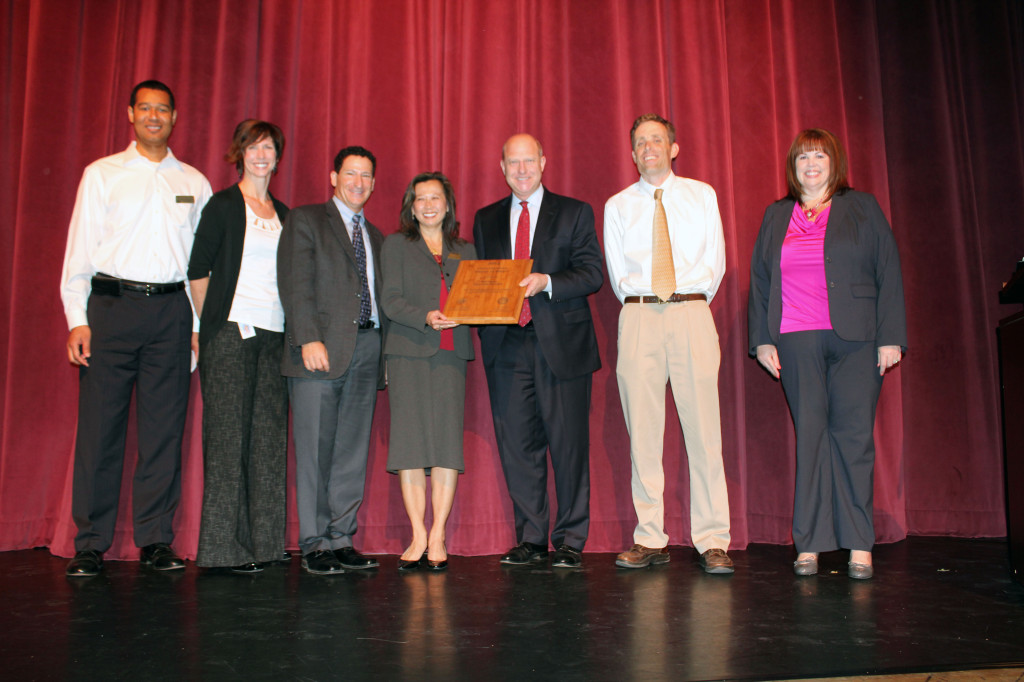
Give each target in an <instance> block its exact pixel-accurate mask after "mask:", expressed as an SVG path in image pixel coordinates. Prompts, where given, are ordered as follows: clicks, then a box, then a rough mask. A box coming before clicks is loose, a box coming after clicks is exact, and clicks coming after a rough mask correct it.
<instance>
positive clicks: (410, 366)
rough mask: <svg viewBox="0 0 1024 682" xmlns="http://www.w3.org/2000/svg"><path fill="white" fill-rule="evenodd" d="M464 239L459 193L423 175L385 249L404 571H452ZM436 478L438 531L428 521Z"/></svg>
mask: <svg viewBox="0 0 1024 682" xmlns="http://www.w3.org/2000/svg"><path fill="white" fill-rule="evenodd" d="M475 258H476V250H475V249H474V248H473V245H472V244H469V243H468V242H466V241H464V240H462V239H460V238H459V223H458V222H457V221H456V220H455V193H454V192H453V190H452V185H451V183H450V182H449V181H448V178H446V177H445V176H444V175H442V174H441V173H420V174H419V175H417V176H416V177H414V178H413V179H412V182H410V183H409V186H408V187H407V188H406V190H405V196H404V197H403V199H402V212H401V226H400V228H399V231H398V232H397V233H395V234H393V235H391V236H389V237H388V238H387V239H386V240H385V241H384V247H383V248H382V249H381V270H382V277H383V280H382V284H383V292H382V296H381V307H382V308H383V310H384V314H385V315H387V317H388V319H389V320H390V321H391V325H390V328H389V329H388V332H387V336H386V338H385V340H384V356H385V359H386V361H387V371H388V386H389V391H388V399H389V402H390V404H391V442H390V447H389V450H388V464H387V469H388V471H389V472H390V473H397V474H398V477H399V481H400V483H401V487H402V500H403V502H404V503H405V510H406V512H407V513H408V514H409V521H410V522H411V523H412V542H411V543H410V545H409V546H408V547H407V548H406V550H405V552H404V553H403V554H402V556H401V558H400V559H399V561H398V569H399V570H400V571H406V570H415V569H417V568H421V567H423V568H427V569H429V570H435V571H443V570H444V569H446V568H447V567H448V552H447V548H446V547H445V524H446V523H447V521H448V515H449V513H451V509H452V503H453V502H454V500H455V487H456V484H457V483H458V476H459V474H460V473H462V471H463V470H464V468H465V467H464V464H463V459H462V422H463V413H464V405H465V400H466V361H467V360H472V359H473V343H472V339H471V338H470V333H469V328H468V327H462V326H459V324H458V323H456V322H453V321H452V320H449V319H448V318H447V317H445V316H444V314H443V313H442V312H441V311H442V310H443V309H444V304H445V301H446V300H447V297H448V290H449V288H450V287H451V285H452V280H453V279H454V278H455V272H456V270H457V269H458V267H459V263H461V262H462V261H463V260H466V259H475ZM428 474H429V475H430V478H431V486H430V487H431V494H430V498H431V505H432V508H433V524H432V526H431V528H430V530H429V532H428V530H427V527H426V523H425V517H426V500H427V478H426V477H427V475H428Z"/></svg>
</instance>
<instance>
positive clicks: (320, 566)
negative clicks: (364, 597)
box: [302, 549, 345, 575]
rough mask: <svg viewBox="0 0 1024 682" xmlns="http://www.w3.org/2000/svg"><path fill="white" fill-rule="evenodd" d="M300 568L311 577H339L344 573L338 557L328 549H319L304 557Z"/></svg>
mask: <svg viewBox="0 0 1024 682" xmlns="http://www.w3.org/2000/svg"><path fill="white" fill-rule="evenodd" d="M302 567H303V568H304V569H306V573H311V574H313V575H341V574H342V573H344V572H345V571H344V569H342V567H341V563H340V562H339V561H338V557H336V556H334V552H332V551H330V550H329V549H321V550H319V551H316V552H310V553H309V554H306V555H304V556H303V557H302Z"/></svg>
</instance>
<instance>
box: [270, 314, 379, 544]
mask: <svg viewBox="0 0 1024 682" xmlns="http://www.w3.org/2000/svg"><path fill="white" fill-rule="evenodd" d="M380 353H381V333H380V330H379V329H368V330H362V331H360V332H359V335H358V337H357V339H356V348H355V353H354V354H353V356H352V362H351V363H350V364H349V366H348V368H347V369H346V370H345V373H344V374H342V375H341V376H340V377H338V378H337V379H314V378H304V377H288V395H289V397H290V399H291V405H292V437H293V438H294V440H295V498H296V505H297V507H298V515H299V548H300V550H301V551H302V553H303V554H309V553H310V552H314V551H318V550H335V549H341V548H342V547H352V536H353V535H355V532H356V515H357V513H358V511H359V506H360V505H361V504H362V502H363V489H364V487H365V485H366V459H367V457H368V456H369V451H370V429H371V426H372V424H373V410H374V407H375V406H376V404H377V378H378V373H379V369H380Z"/></svg>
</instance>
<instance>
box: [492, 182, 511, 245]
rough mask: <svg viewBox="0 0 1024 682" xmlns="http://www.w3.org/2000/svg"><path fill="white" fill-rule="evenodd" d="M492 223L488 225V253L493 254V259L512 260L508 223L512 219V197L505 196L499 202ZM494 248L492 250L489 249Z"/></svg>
mask: <svg viewBox="0 0 1024 682" xmlns="http://www.w3.org/2000/svg"><path fill="white" fill-rule="evenodd" d="M496 214H497V215H495V217H494V221H493V222H492V223H491V225H490V232H491V234H490V235H489V240H488V241H490V244H489V246H488V249H487V251H488V253H489V254H491V253H493V254H494V259H509V258H512V235H511V229H510V227H511V225H510V223H509V221H510V220H511V217H512V197H511V195H510V196H507V197H505V198H504V199H502V200H501V202H500V203H499V204H498V208H497V210H496ZM491 247H494V248H491Z"/></svg>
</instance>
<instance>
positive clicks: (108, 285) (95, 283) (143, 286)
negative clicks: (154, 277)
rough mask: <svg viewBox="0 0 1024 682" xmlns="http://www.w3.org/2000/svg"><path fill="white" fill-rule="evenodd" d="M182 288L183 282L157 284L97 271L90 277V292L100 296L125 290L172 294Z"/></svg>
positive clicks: (152, 293) (140, 292) (117, 293)
mask: <svg viewBox="0 0 1024 682" xmlns="http://www.w3.org/2000/svg"><path fill="white" fill-rule="evenodd" d="M184 288H185V283H184V282H163V283H159V284H153V283H151V282H133V281H132V280H130V279H118V278H117V277H111V276H110V275H104V274H103V273H99V274H97V275H95V276H94V277H93V278H92V293H94V294H99V295H101V296H120V295H121V294H123V293H124V292H126V291H134V292H135V293H138V294H145V295H146V296H159V295H161V294H173V293H175V292H178V291H181V290H182V289H184Z"/></svg>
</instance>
